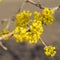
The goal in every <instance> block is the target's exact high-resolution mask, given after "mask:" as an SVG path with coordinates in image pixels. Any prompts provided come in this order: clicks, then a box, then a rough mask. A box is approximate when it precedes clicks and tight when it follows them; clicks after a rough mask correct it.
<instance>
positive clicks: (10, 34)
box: [0, 32, 13, 40]
mask: <svg viewBox="0 0 60 60" xmlns="http://www.w3.org/2000/svg"><path fill="white" fill-rule="evenodd" d="M12 35H13V32H10V33H9V34H5V35H3V36H0V40H2V39H4V38H7V37H9V36H12Z"/></svg>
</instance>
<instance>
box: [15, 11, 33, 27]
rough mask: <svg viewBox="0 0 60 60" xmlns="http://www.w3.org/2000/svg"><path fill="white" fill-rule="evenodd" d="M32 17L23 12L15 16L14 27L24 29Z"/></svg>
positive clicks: (28, 13)
mask: <svg viewBox="0 0 60 60" xmlns="http://www.w3.org/2000/svg"><path fill="white" fill-rule="evenodd" d="M31 16H32V13H31V12H30V11H23V12H20V13H18V14H17V15H16V26H21V27H26V26H27V25H28V24H29V23H30V22H31V20H30V19H29V18H30V17H31Z"/></svg>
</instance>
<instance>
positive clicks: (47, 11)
mask: <svg viewBox="0 0 60 60" xmlns="http://www.w3.org/2000/svg"><path fill="white" fill-rule="evenodd" d="M42 14H43V15H52V14H54V11H53V10H51V9H49V8H44V9H43V10H42Z"/></svg>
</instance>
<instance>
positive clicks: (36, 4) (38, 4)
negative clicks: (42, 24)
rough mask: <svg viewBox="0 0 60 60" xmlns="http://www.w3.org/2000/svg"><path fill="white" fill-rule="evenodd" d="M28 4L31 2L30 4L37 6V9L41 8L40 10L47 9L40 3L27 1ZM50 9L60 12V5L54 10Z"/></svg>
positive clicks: (31, 0)
mask: <svg viewBox="0 0 60 60" xmlns="http://www.w3.org/2000/svg"><path fill="white" fill-rule="evenodd" d="M27 2H29V3H31V4H33V5H35V6H37V7H39V8H40V9H44V8H46V7H43V6H42V5H41V4H40V3H36V2H34V1H33V0H27ZM49 9H53V10H54V11H56V10H59V9H60V5H59V6H57V7H54V8H49Z"/></svg>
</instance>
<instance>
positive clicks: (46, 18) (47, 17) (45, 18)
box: [42, 8, 54, 25]
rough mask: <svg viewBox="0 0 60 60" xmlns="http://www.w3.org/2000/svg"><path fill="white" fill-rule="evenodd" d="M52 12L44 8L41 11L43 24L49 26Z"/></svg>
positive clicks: (52, 17) (52, 18)
mask: <svg viewBox="0 0 60 60" xmlns="http://www.w3.org/2000/svg"><path fill="white" fill-rule="evenodd" d="M53 14H54V11H53V10H51V9H48V8H44V9H43V10H42V15H43V24H45V25H49V24H52V23H53V20H54V16H53Z"/></svg>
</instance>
